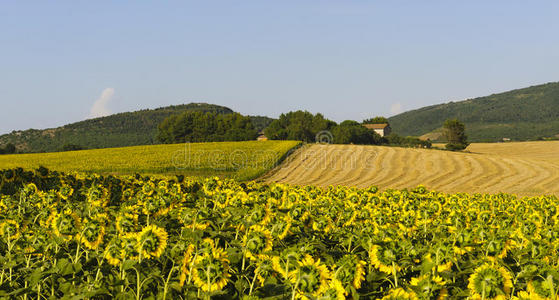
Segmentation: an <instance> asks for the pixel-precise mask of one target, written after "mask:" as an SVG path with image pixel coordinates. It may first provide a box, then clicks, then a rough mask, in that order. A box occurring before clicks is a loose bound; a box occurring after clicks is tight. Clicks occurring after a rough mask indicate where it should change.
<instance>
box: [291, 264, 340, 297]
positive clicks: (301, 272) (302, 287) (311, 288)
mask: <svg viewBox="0 0 559 300" xmlns="http://www.w3.org/2000/svg"><path fill="white" fill-rule="evenodd" d="M329 278H330V273H329V272H328V268H327V267H326V266H324V265H323V264H321V263H320V259H317V260H316V261H315V260H314V259H313V258H312V257H311V256H310V255H305V258H303V260H302V261H300V262H299V263H298V266H297V268H296V269H295V270H294V271H292V272H290V274H289V281H290V282H291V283H292V284H294V286H295V289H296V291H297V296H298V297H299V298H303V297H304V296H307V297H308V296H309V295H310V296H311V297H312V298H314V297H317V296H319V295H320V294H322V293H324V292H325V291H327V290H328V279H329Z"/></svg>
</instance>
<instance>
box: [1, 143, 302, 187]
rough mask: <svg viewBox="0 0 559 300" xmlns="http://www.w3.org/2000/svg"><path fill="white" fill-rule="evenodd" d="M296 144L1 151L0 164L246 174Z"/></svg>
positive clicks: (119, 172)
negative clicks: (53, 151) (6, 153)
mask: <svg viewBox="0 0 559 300" xmlns="http://www.w3.org/2000/svg"><path fill="white" fill-rule="evenodd" d="M299 144H300V142H296V141H247V142H220V143H187V144H171V145H149V146H133V147H124V148H106V149H94V150H82V151H69V152H57V153H36V154H13V155H0V169H9V168H17V167H21V168H25V169H31V168H38V167H39V166H44V167H46V168H48V169H51V170H56V171H62V172H73V171H76V172H84V173H100V174H115V175H123V174H135V173H143V174H151V175H176V174H183V175H187V176H200V177H206V176H220V177H230V178H235V179H237V180H250V179H254V178H256V177H258V176H260V175H262V174H264V173H265V172H267V171H268V170H270V169H271V168H273V167H274V166H275V165H276V164H278V163H279V162H281V160H283V158H285V157H286V156H287V154H288V152H289V151H290V150H291V149H293V148H295V147H297V146H298V145H299Z"/></svg>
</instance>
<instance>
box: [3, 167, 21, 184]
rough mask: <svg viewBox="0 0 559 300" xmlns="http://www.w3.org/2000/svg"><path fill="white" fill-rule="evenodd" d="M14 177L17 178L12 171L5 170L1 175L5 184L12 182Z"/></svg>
mask: <svg viewBox="0 0 559 300" xmlns="http://www.w3.org/2000/svg"><path fill="white" fill-rule="evenodd" d="M16 177H17V175H16V173H15V172H14V170H6V171H4V173H3V174H2V178H3V181H5V182H11V181H14V180H15V179H16Z"/></svg>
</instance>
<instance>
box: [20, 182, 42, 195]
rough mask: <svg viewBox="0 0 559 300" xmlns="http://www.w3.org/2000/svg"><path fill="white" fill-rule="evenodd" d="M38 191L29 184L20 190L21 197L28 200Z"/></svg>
mask: <svg viewBox="0 0 559 300" xmlns="http://www.w3.org/2000/svg"><path fill="white" fill-rule="evenodd" d="M38 191H39V189H38V188H37V186H36V185H35V184H34V183H29V184H27V185H25V187H24V188H23V189H22V190H21V196H22V197H24V198H30V197H33V196H34V195H35V194H37V192H38Z"/></svg>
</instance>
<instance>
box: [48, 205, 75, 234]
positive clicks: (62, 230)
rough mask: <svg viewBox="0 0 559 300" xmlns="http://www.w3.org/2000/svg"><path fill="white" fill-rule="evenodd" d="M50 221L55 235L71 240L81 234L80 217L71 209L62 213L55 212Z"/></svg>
mask: <svg viewBox="0 0 559 300" xmlns="http://www.w3.org/2000/svg"><path fill="white" fill-rule="evenodd" d="M50 220H51V228H52V231H53V233H54V234H55V235H56V236H58V237H61V238H63V239H65V240H71V239H72V237H74V236H77V235H78V234H79V232H80V229H81V220H80V217H78V215H77V214H76V213H75V212H73V211H72V210H70V209H67V210H65V211H64V212H62V213H57V212H54V213H53V215H51V218H50Z"/></svg>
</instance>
